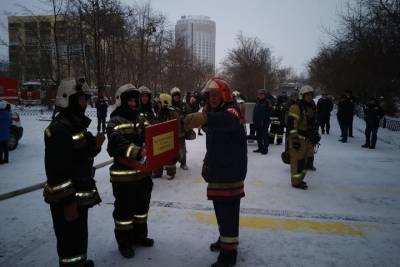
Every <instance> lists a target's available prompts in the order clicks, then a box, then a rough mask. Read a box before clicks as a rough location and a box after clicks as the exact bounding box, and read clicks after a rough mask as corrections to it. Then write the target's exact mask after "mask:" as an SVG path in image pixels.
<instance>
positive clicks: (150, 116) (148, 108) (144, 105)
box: [139, 86, 157, 124]
mask: <svg viewBox="0 0 400 267" xmlns="http://www.w3.org/2000/svg"><path fill="white" fill-rule="evenodd" d="M139 92H140V105H139V114H140V116H144V117H145V118H146V120H147V121H148V122H149V123H150V124H154V123H156V120H157V119H156V113H155V112H154V109H153V105H152V99H151V91H150V89H149V88H148V87H146V86H140V87H139Z"/></svg>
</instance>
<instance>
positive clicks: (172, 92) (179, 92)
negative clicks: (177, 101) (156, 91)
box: [170, 87, 181, 96]
mask: <svg viewBox="0 0 400 267" xmlns="http://www.w3.org/2000/svg"><path fill="white" fill-rule="evenodd" d="M170 93H171V96H174V95H176V94H181V90H180V89H179V88H178V87H174V88H172V89H171V92H170Z"/></svg>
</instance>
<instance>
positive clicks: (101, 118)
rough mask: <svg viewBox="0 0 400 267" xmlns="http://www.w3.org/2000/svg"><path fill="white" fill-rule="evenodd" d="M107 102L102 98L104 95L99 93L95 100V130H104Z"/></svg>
mask: <svg viewBox="0 0 400 267" xmlns="http://www.w3.org/2000/svg"><path fill="white" fill-rule="evenodd" d="M107 108H108V105H107V102H106V101H105V100H104V96H102V95H100V96H99V98H98V99H97V101H96V110H97V132H100V130H101V131H102V132H103V133H105V132H106V118H107Z"/></svg>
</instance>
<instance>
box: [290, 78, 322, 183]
mask: <svg viewBox="0 0 400 267" xmlns="http://www.w3.org/2000/svg"><path fill="white" fill-rule="evenodd" d="M313 92H314V90H313V88H312V87H311V86H309V85H305V86H303V87H302V88H301V89H300V91H299V100H298V101H297V102H296V103H294V104H292V105H291V106H290V108H289V111H288V118H287V132H288V139H289V144H288V148H289V155H290V173H291V181H292V186H293V187H294V188H299V189H307V188H308V185H307V183H306V182H304V178H305V176H306V170H307V169H309V170H315V167H314V146H316V145H317V144H318V142H319V140H320V137H319V135H318V130H317V123H316V117H315V104H314V100H313Z"/></svg>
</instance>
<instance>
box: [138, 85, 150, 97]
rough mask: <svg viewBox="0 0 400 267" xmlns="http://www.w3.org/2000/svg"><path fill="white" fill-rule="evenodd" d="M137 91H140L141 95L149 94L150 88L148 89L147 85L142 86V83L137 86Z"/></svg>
mask: <svg viewBox="0 0 400 267" xmlns="http://www.w3.org/2000/svg"><path fill="white" fill-rule="evenodd" d="M139 92H140V94H141V95H142V94H149V95H151V91H150V89H149V88H148V87H146V86H144V85H142V86H140V87H139Z"/></svg>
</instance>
